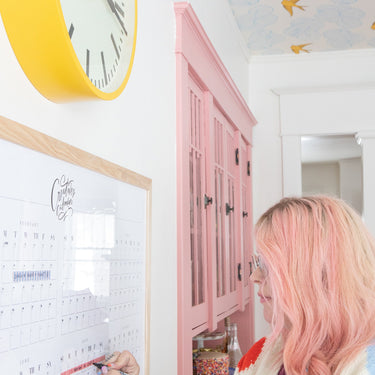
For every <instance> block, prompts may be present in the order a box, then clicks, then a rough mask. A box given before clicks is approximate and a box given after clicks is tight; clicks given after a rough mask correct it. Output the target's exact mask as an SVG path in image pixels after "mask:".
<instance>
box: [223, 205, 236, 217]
mask: <svg viewBox="0 0 375 375" xmlns="http://www.w3.org/2000/svg"><path fill="white" fill-rule="evenodd" d="M231 211H234V206H232V207H231V206H230V205H229V203H225V213H226V214H227V215H229V214H230V212H231Z"/></svg>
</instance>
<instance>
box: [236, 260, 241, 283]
mask: <svg viewBox="0 0 375 375" xmlns="http://www.w3.org/2000/svg"><path fill="white" fill-rule="evenodd" d="M237 277H238V280H239V281H241V279H242V270H241V263H238V265H237Z"/></svg>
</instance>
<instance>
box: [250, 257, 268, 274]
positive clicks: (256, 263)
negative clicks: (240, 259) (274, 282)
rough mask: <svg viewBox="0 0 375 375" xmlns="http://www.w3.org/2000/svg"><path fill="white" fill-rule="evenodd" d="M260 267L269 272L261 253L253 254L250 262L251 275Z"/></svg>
mask: <svg viewBox="0 0 375 375" xmlns="http://www.w3.org/2000/svg"><path fill="white" fill-rule="evenodd" d="M258 268H259V269H260V270H261V271H262V273H263V274H267V268H266V266H265V264H264V262H263V260H262V258H261V257H260V256H259V255H253V256H252V257H251V262H250V276H251V275H252V274H253V273H254V272H255V271H256V270H257V269H258Z"/></svg>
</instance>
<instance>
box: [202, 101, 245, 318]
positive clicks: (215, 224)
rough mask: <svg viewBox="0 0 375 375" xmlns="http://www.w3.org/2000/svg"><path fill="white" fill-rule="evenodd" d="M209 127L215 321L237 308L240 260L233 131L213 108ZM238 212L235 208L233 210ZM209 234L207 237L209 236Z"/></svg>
mask: <svg viewBox="0 0 375 375" xmlns="http://www.w3.org/2000/svg"><path fill="white" fill-rule="evenodd" d="M210 123H211V127H212V128H211V131H210V136H211V137H210V141H211V142H210V143H211V167H210V171H209V177H208V178H209V179H210V188H211V192H212V195H213V207H212V209H213V214H212V220H211V223H210V224H211V225H210V230H211V238H212V241H211V248H210V251H211V255H212V258H211V262H213V267H212V269H213V272H212V275H210V277H212V278H213V279H212V284H213V285H214V288H213V290H212V291H211V293H212V296H213V313H214V315H215V317H216V320H219V318H220V319H222V318H223V317H224V316H222V315H223V314H225V315H228V313H230V312H233V311H234V310H235V309H236V308H237V306H238V298H237V292H238V289H239V280H238V277H237V265H238V260H239V258H240V253H239V252H238V244H237V240H236V231H235V229H236V227H237V225H236V215H235V212H236V207H235V196H236V194H237V178H236V167H237V166H236V159H235V154H236V139H235V129H234V128H233V126H232V125H231V124H230V122H229V121H228V120H227V119H226V117H225V116H224V115H223V113H222V112H221V111H220V110H219V108H217V107H215V106H214V107H213V121H211V122H210ZM237 209H238V208H237ZM209 234H210V233H209Z"/></svg>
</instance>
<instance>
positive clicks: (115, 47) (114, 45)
mask: <svg viewBox="0 0 375 375" xmlns="http://www.w3.org/2000/svg"><path fill="white" fill-rule="evenodd" d="M111 40H112V44H113V48H114V49H115V51H116V55H117V58H118V59H119V58H120V53H119V51H118V49H117V46H116V42H115V38H114V36H113V34H111Z"/></svg>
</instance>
